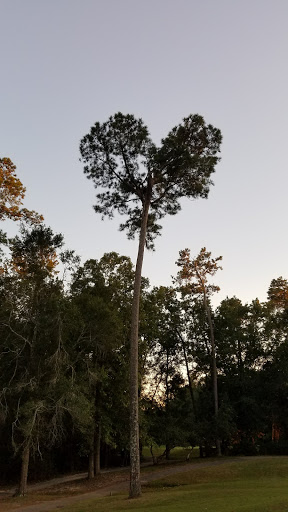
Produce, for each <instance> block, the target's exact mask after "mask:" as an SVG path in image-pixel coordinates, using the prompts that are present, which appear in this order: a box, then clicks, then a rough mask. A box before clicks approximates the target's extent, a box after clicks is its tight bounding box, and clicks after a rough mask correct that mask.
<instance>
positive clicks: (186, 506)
mask: <svg viewBox="0 0 288 512" xmlns="http://www.w3.org/2000/svg"><path fill="white" fill-rule="evenodd" d="M58 510H59V509H58ZM61 510H62V511H63V512H68V510H69V511H71V512H92V511H95V510H97V512H108V511H115V512H116V511H119V512H121V511H130V512H136V511H147V512H148V511H149V512H164V511H165V512H191V511H197V512H284V511H287V512H288V458H287V457H275V458H272V457H267V458H265V457H263V458H262V457H259V458H257V459H256V460H255V459H253V460H251V459H249V458H248V459H241V460H239V461H237V462H229V459H228V460H227V463H224V464H223V465H221V466H214V467H213V466H211V467H202V468H201V464H200V465H197V466H194V468H193V469H192V470H191V471H189V472H188V473H182V474H177V475H171V476H169V477H165V479H162V480H158V481H155V482H153V483H150V484H149V485H147V486H144V489H143V496H142V497H141V498H139V499H137V500H128V499H127V495H116V496H111V497H106V498H99V499H97V500H95V499H94V500H91V501H89V502H84V503H83V504H78V505H74V506H69V507H64V508H61ZM55 512H56V509H55Z"/></svg>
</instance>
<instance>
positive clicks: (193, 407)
mask: <svg viewBox="0 0 288 512" xmlns="http://www.w3.org/2000/svg"><path fill="white" fill-rule="evenodd" d="M177 334H178V336H179V338H180V341H181V344H182V348H183V355H184V361H185V366H186V372H187V378H188V385H189V392H190V397H191V402H192V409H193V413H194V418H195V420H196V404H195V398H194V393H193V386H192V380H191V375H190V370H189V364H188V357H187V351H186V344H185V341H184V338H183V336H182V335H181V334H180V332H178V331H177Z"/></svg>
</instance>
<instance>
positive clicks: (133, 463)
mask: <svg viewBox="0 0 288 512" xmlns="http://www.w3.org/2000/svg"><path fill="white" fill-rule="evenodd" d="M149 207H150V198H147V199H146V201H145V203H144V206H143V213H142V219H141V230H140V236H139V247H138V256H137V263H136V270H135V282H134V293H133V302H132V319H131V338H130V493H129V496H130V498H137V497H139V496H141V482H140V454H139V411H138V401H139V400H138V388H139V384H138V329H139V304H140V294H141V276H142V265H143V257H144V249H145V241H146V231H147V221H148V213H149Z"/></svg>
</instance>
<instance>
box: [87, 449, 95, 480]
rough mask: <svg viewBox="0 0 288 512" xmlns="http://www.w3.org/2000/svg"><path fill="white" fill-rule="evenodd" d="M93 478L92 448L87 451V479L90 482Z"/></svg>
mask: <svg viewBox="0 0 288 512" xmlns="http://www.w3.org/2000/svg"><path fill="white" fill-rule="evenodd" d="M94 476H95V473H94V448H93V447H92V448H91V449H90V451H89V461H88V479H89V480H92V479H93V478H94Z"/></svg>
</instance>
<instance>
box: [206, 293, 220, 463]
mask: <svg viewBox="0 0 288 512" xmlns="http://www.w3.org/2000/svg"><path fill="white" fill-rule="evenodd" d="M204 307H205V310H206V314H207V319H208V324H209V329H210V339H211V356H212V382H213V395H214V411H215V418H216V421H217V419H218V410H219V404H218V383H217V366H216V355H215V338H214V329H213V324H212V318H211V311H210V307H209V306H208V304H207V298H206V293H205V291H204ZM216 450H217V457H221V455H222V453H221V443H220V439H218V436H216Z"/></svg>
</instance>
